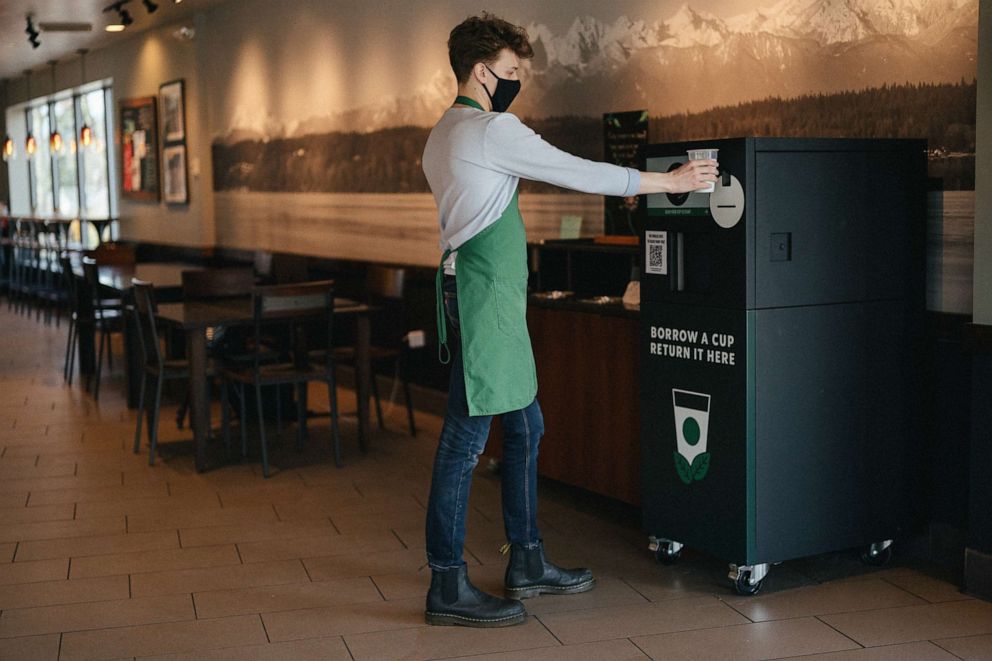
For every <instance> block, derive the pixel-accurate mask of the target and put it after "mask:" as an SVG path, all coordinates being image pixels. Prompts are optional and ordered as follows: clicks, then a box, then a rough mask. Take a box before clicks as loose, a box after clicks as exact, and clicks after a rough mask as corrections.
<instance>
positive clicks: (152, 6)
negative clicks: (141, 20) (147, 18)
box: [141, 0, 158, 14]
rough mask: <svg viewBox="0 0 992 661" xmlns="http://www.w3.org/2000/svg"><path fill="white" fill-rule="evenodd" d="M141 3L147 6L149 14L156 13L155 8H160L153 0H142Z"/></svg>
mask: <svg viewBox="0 0 992 661" xmlns="http://www.w3.org/2000/svg"><path fill="white" fill-rule="evenodd" d="M141 4H143V5H144V6H145V9H147V10H148V13H149V14H154V13H155V10H156V9H158V5H156V4H155V3H154V2H152V0H141Z"/></svg>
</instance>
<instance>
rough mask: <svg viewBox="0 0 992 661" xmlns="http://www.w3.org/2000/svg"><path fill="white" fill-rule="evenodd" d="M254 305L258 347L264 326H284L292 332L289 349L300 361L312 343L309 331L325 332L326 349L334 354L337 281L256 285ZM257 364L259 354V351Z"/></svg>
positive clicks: (256, 344) (253, 292)
mask: <svg viewBox="0 0 992 661" xmlns="http://www.w3.org/2000/svg"><path fill="white" fill-rule="evenodd" d="M252 308H253V310H254V316H255V347H256V351H258V350H259V349H260V348H261V346H262V343H261V338H262V328H263V327H267V326H272V325H282V326H284V327H286V328H287V329H288V331H289V335H288V340H289V348H290V349H291V350H292V351H293V353H294V354H295V356H296V358H297V360H298V361H299V360H302V356H303V355H304V354H305V352H306V350H307V349H309V348H310V347H309V346H308V341H307V340H308V338H307V330H308V329H314V328H315V327H316V328H315V330H317V331H318V332H320V333H321V334H324V338H323V339H324V342H323V343H322V345H323V346H322V348H324V349H325V350H327V351H328V356H329V358H330V357H331V356H332V354H333V336H334V333H333V329H334V281H333V280H321V281H317V282H305V283H300V284H294V285H270V286H266V287H256V288H255V289H254V290H253V291H252ZM255 358H256V363H257V361H258V358H259V354H258V353H257V352H256V356H255Z"/></svg>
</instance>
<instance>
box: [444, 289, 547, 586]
mask: <svg viewBox="0 0 992 661" xmlns="http://www.w3.org/2000/svg"><path fill="white" fill-rule="evenodd" d="M444 311H445V315H446V316H447V319H448V329H449V330H448V332H449V335H448V341H449V344H450V346H451V352H452V357H451V380H450V386H449V388H448V408H447V411H446V412H445V415H444V427H443V428H442V429H441V439H440V441H439V442H438V447H437V454H436V455H435V457H434V473H433V476H432V478H431V495H430V499H429V501H428V503H427V562H428V564H430V566H431V568H432V569H436V570H444V569H450V568H452V567H458V566H460V565H463V564H465V561H464V560H462V547H463V546H464V544H465V514H466V510H467V508H468V493H469V489H470V488H471V486H472V471H473V469H474V468H475V466H476V465H477V464H478V463H479V455H480V454H482V451H483V450H484V449H485V447H486V439H488V437H489V426H490V424H491V423H492V416H489V415H480V416H474V417H473V416H470V415H469V414H468V403H467V401H466V397H465V375H464V373H463V371H462V352H461V337H460V335H459V332H458V295H457V289H456V288H455V279H454V278H453V277H450V276H445V278H444ZM501 419H502V423H503V459H502V462H501V470H500V473H501V479H502V485H501V486H502V501H503V525H504V528H505V530H506V537H507V539H508V540H509V541H510V543H512V544H520V545H522V546H525V547H527V548H533V547H535V546H536V545H537V544H538V542H540V539H541V534H540V532H539V531H538V529H537V449H538V445H539V444H540V441H541V436H542V435H543V434H544V417H543V416H542V415H541V407H540V406H539V405H538V403H537V399H535V400H534V401H533V402H532V403H531V404H530V405H529V406H528V407H527V408H525V409H521V410H519V411H510V412H509V413H504V414H503V415H502V418H501Z"/></svg>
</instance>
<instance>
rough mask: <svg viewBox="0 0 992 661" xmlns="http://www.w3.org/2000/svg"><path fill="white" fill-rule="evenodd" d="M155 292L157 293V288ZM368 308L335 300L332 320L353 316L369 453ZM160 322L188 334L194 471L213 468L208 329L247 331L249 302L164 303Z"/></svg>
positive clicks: (362, 441) (361, 430)
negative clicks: (244, 328) (242, 328)
mask: <svg viewBox="0 0 992 661" xmlns="http://www.w3.org/2000/svg"><path fill="white" fill-rule="evenodd" d="M156 289H157V287H156ZM372 311H373V308H372V307H371V306H369V305H365V304H362V303H358V302H356V301H351V300H348V299H341V298H336V299H334V314H335V315H336V316H337V315H354V316H355V318H356V322H357V324H356V325H357V331H358V333H357V334H358V337H357V342H356V349H355V368H356V369H355V372H356V374H355V376H356V379H355V380H356V386H357V387H356V390H357V395H358V442H359V445H360V447H361V448H362V451H363V452H364V451H365V450H366V449H367V447H368V430H369V388H370V385H371V364H370V362H369V342H370V337H371V324H370V321H369V316H370V313H371V312H372ZM157 316H158V319H159V320H160V321H163V322H165V323H166V324H169V325H171V326H174V327H176V328H180V329H182V330H183V331H185V333H186V357H187V359H188V360H189V362H190V373H191V375H192V376H191V379H190V381H191V382H190V420H191V427H192V428H193V441H194V444H195V446H196V469H197V470H198V471H202V470H205V469H207V468H209V467H210V466H209V462H208V459H207V440H208V439H209V437H210V397H209V393H208V387H207V341H206V329H207V328H208V327H211V326H247V325H250V324H252V323H254V316H253V312H252V306H251V300H250V299H238V300H233V301H222V302H202V301H201V302H190V303H166V304H164V305H159V306H158V315H157Z"/></svg>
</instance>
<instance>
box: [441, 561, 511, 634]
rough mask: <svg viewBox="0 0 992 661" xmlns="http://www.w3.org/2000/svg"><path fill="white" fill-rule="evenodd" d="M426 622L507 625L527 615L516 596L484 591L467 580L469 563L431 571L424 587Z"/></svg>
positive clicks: (466, 625) (486, 626)
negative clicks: (427, 588)
mask: <svg viewBox="0 0 992 661" xmlns="http://www.w3.org/2000/svg"><path fill="white" fill-rule="evenodd" d="M424 615H425V619H426V621H427V624H441V625H449V626H450V625H453V624H457V625H461V626H463V627H485V628H489V627H508V626H510V625H513V624H520V623H521V622H523V621H524V620H526V619H527V611H526V609H524V605H523V604H522V603H520V602H519V601H517V600H516V599H503V598H502V597H494V596H493V595H491V594H486V593H485V592H483V591H482V590H479V589H478V588H476V587H475V586H474V585H472V584H471V583H470V582H469V580H468V567H466V566H465V565H462V566H461V567H456V568H452V569H448V570H445V571H431V587H430V590H428V591H427V610H426V612H425V613H424Z"/></svg>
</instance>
